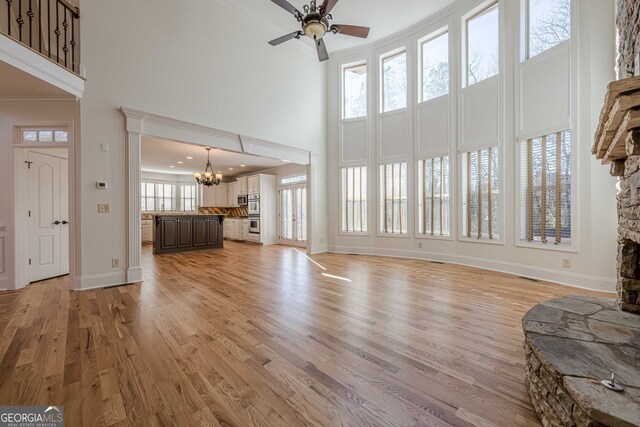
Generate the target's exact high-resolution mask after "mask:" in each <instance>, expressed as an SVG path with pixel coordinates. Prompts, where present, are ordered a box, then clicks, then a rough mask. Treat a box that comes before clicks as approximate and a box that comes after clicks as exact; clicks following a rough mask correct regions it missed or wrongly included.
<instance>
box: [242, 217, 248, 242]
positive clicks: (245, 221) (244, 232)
mask: <svg viewBox="0 0 640 427" xmlns="http://www.w3.org/2000/svg"><path fill="white" fill-rule="evenodd" d="M242 240H249V220H248V219H243V220H242Z"/></svg>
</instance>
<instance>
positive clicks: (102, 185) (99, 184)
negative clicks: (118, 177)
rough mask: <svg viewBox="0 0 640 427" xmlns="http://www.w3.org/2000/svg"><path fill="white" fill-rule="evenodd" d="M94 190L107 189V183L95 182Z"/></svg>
mask: <svg viewBox="0 0 640 427" xmlns="http://www.w3.org/2000/svg"><path fill="white" fill-rule="evenodd" d="M96 188H97V189H98V190H106V189H107V183H106V182H104V181H98V182H96Z"/></svg>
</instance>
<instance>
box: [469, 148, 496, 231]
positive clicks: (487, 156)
mask: <svg viewBox="0 0 640 427" xmlns="http://www.w3.org/2000/svg"><path fill="white" fill-rule="evenodd" d="M499 159H500V151H499V148H498V147H491V148H484V149H481V150H474V151H469V152H466V153H463V155H462V222H463V230H464V233H465V236H466V237H468V238H477V239H490V240H494V239H499V238H500V175H499V173H500V168H499V166H500V162H499Z"/></svg>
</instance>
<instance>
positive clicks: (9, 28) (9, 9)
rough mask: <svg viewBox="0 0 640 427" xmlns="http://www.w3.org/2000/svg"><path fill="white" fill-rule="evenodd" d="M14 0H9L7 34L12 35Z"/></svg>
mask: <svg viewBox="0 0 640 427" xmlns="http://www.w3.org/2000/svg"><path fill="white" fill-rule="evenodd" d="M12 1H13V0H7V34H8V35H11V2H12Z"/></svg>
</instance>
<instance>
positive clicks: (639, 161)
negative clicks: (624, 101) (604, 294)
mask: <svg viewBox="0 0 640 427" xmlns="http://www.w3.org/2000/svg"><path fill="white" fill-rule="evenodd" d="M634 133H635V132H634ZM637 136H638V138H637V139H636V141H638V142H640V135H637ZM634 145H635V146H638V145H639V144H634ZM638 154H640V153H638ZM614 175H619V176H620V181H619V184H618V185H619V186H620V191H619V192H618V257H617V264H618V282H617V286H616V287H617V291H618V303H619V305H620V308H621V309H622V310H624V311H628V312H631V313H640V155H631V156H629V157H627V159H626V160H625V161H624V170H619V171H618V173H615V171H614Z"/></svg>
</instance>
